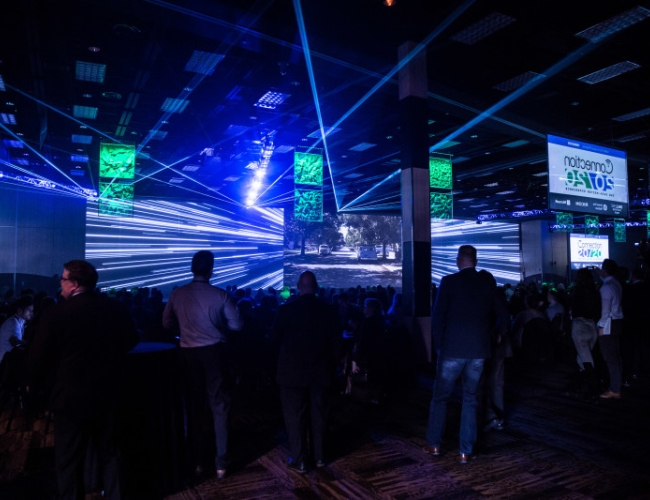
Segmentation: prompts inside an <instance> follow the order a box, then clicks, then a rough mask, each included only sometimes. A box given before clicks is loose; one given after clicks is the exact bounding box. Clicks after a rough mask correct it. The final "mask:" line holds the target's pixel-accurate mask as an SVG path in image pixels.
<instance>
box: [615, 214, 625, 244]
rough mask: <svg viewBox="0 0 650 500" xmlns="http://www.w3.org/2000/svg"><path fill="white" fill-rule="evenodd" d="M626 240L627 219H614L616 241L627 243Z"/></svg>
mask: <svg viewBox="0 0 650 500" xmlns="http://www.w3.org/2000/svg"><path fill="white" fill-rule="evenodd" d="M626 241H627V236H626V228H625V219H614V242H616V243H625V242H626Z"/></svg>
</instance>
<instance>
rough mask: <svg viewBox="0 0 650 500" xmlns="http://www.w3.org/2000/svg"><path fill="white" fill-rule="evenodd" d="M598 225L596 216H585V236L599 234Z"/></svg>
mask: <svg viewBox="0 0 650 500" xmlns="http://www.w3.org/2000/svg"><path fill="white" fill-rule="evenodd" d="M599 223H600V221H599V219H598V216H597V215H585V234H595V235H598V234H600V228H599V227H598V224H599Z"/></svg>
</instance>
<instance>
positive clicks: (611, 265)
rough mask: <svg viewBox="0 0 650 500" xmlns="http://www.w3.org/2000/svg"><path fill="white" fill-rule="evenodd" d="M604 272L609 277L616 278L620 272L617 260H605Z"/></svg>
mask: <svg viewBox="0 0 650 500" xmlns="http://www.w3.org/2000/svg"><path fill="white" fill-rule="evenodd" d="M602 269H603V271H605V272H606V273H607V274H608V275H609V276H614V275H615V274H616V271H618V264H617V263H616V261H615V260H612V259H605V260H604V261H603V267H602Z"/></svg>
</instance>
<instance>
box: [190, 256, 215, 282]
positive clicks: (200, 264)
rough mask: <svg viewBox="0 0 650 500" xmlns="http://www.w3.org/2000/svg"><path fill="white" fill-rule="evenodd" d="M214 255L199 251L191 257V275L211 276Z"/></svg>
mask: <svg viewBox="0 0 650 500" xmlns="http://www.w3.org/2000/svg"><path fill="white" fill-rule="evenodd" d="M213 269H214V254H213V253H212V252H211V251H209V250H199V251H198V252H196V253H195V254H194V257H192V273H193V274H197V275H199V276H208V277H210V276H212V270H213Z"/></svg>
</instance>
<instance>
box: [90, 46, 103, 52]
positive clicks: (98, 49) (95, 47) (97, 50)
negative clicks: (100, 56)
mask: <svg viewBox="0 0 650 500" xmlns="http://www.w3.org/2000/svg"><path fill="white" fill-rule="evenodd" d="M88 50H89V51H90V52H99V51H100V50H102V49H100V48H99V47H97V46H95V45H91V46H90V47H88Z"/></svg>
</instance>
